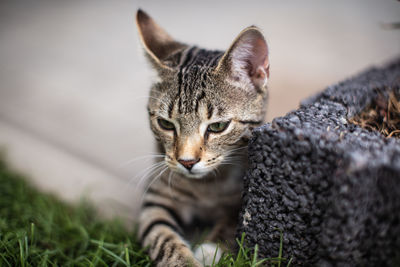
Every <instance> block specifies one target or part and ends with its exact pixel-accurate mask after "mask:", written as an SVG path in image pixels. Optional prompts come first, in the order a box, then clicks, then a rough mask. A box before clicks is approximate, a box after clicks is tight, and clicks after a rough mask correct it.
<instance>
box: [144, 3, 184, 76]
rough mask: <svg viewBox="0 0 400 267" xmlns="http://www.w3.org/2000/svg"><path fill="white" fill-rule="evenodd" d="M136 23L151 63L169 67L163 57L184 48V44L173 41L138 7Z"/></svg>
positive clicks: (160, 67)
mask: <svg viewBox="0 0 400 267" xmlns="http://www.w3.org/2000/svg"><path fill="white" fill-rule="evenodd" d="M136 25H137V28H138V30H139V36H140V39H141V41H142V43H143V46H144V48H145V50H146V54H147V55H148V57H149V59H150V61H151V63H152V64H153V66H154V67H155V68H156V69H159V70H160V69H171V66H168V64H166V62H165V59H167V58H168V57H169V56H170V55H172V54H174V53H175V52H177V51H179V50H182V49H184V48H186V47H187V46H186V45H185V44H182V43H180V42H177V41H175V40H174V39H173V38H172V37H171V36H170V35H169V34H168V33H167V32H166V31H165V30H164V29H162V28H161V27H160V26H159V25H158V24H157V23H156V22H155V21H154V20H153V19H152V18H151V17H150V16H149V15H147V14H146V13H145V12H144V11H142V10H141V9H139V10H138V11H137V14H136Z"/></svg>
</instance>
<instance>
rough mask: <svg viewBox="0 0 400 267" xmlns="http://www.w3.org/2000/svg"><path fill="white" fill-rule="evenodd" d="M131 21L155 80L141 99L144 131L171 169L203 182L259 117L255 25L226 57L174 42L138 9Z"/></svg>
mask: <svg viewBox="0 0 400 267" xmlns="http://www.w3.org/2000/svg"><path fill="white" fill-rule="evenodd" d="M136 19H137V26H138V29H139V35H140V38H141V40H142V43H143V46H144V49H145V53H146V55H147V57H148V59H149V61H150V62H151V64H152V66H153V67H154V68H155V69H156V71H157V73H158V76H159V78H160V79H159V81H158V82H156V83H154V84H153V86H152V88H151V92H150V97H149V102H148V112H149V117H150V125H151V129H152V131H153V132H154V135H155V137H156V139H157V140H158V141H159V142H160V144H161V147H162V148H163V150H164V152H165V161H166V163H167V165H168V166H169V168H170V169H171V170H173V171H175V172H178V173H181V174H183V175H185V176H186V177H188V178H200V177H204V176H205V175H206V174H208V173H210V172H211V171H212V170H214V169H216V168H218V167H219V166H221V165H222V164H224V163H227V162H226V161H229V159H230V156H231V154H232V153H233V151H235V149H237V148H238V147H239V146H244V145H245V142H243V140H246V139H247V138H248V137H249V136H250V132H251V130H252V128H254V127H255V126H258V125H260V124H261V123H262V122H263V120H264V116H265V112H266V100H267V88H266V84H267V80H268V78H269V60H268V46H267V43H266V41H265V39H264V37H263V35H262V33H261V32H260V31H259V30H258V28H256V27H248V28H246V29H244V30H243V31H242V32H241V33H240V34H239V36H238V37H237V38H236V39H235V40H234V41H233V43H232V45H231V46H230V47H229V49H228V50H227V51H226V52H221V51H210V50H205V49H200V48H197V47H195V46H189V45H186V44H184V43H181V42H178V41H176V40H174V39H173V38H172V37H171V36H170V35H169V34H168V33H167V32H165V31H164V30H163V29H162V28H161V27H160V26H158V25H157V24H156V23H155V22H154V20H153V19H152V18H150V17H149V16H148V15H147V14H146V13H144V12H143V11H141V10H139V11H138V12H137V17H136ZM236 151H237V150H236Z"/></svg>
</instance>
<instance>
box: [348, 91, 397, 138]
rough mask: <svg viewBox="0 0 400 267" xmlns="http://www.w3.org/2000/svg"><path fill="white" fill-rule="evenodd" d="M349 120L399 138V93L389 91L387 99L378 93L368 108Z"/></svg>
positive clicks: (387, 135)
mask: <svg viewBox="0 0 400 267" xmlns="http://www.w3.org/2000/svg"><path fill="white" fill-rule="evenodd" d="M349 121H350V122H351V123H354V124H356V125H359V126H361V127H363V128H365V129H368V130H372V131H379V132H380V133H381V134H383V135H384V136H386V137H388V138H391V137H396V138H400V94H399V93H397V94H396V93H395V91H391V92H390V94H389V98H388V99H385V97H384V96H383V95H379V96H378V97H377V99H376V100H375V101H374V102H373V103H372V104H371V105H370V106H369V107H368V108H366V109H365V110H364V111H363V112H361V113H360V114H359V115H357V116H355V117H353V118H351V119H350V120H349Z"/></svg>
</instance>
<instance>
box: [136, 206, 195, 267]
mask: <svg viewBox="0 0 400 267" xmlns="http://www.w3.org/2000/svg"><path fill="white" fill-rule="evenodd" d="M177 214H178V212H177V211H175V210H174V207H172V206H168V205H166V204H164V203H162V204H161V203H154V202H145V203H144V205H143V208H142V211H141V214H140V218H139V238H140V239H141V242H142V245H143V246H145V247H148V248H149V250H148V253H149V255H150V258H151V259H152V260H153V261H154V264H155V266H159V267H164V266H177V267H181V266H194V267H198V266H202V265H201V264H200V263H199V262H198V261H197V260H196V259H195V258H194V256H193V253H192V251H191V250H190V246H189V244H187V243H186V242H185V241H184V239H183V238H182V225H181V223H180V221H181V220H180V218H179V217H178V215H177Z"/></svg>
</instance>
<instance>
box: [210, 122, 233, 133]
mask: <svg viewBox="0 0 400 267" xmlns="http://www.w3.org/2000/svg"><path fill="white" fill-rule="evenodd" d="M229 123H230V121H219V122H214V123H211V124H210V125H208V128H207V131H208V132H211V133H222V132H223V131H225V129H226V128H228V126H229Z"/></svg>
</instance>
